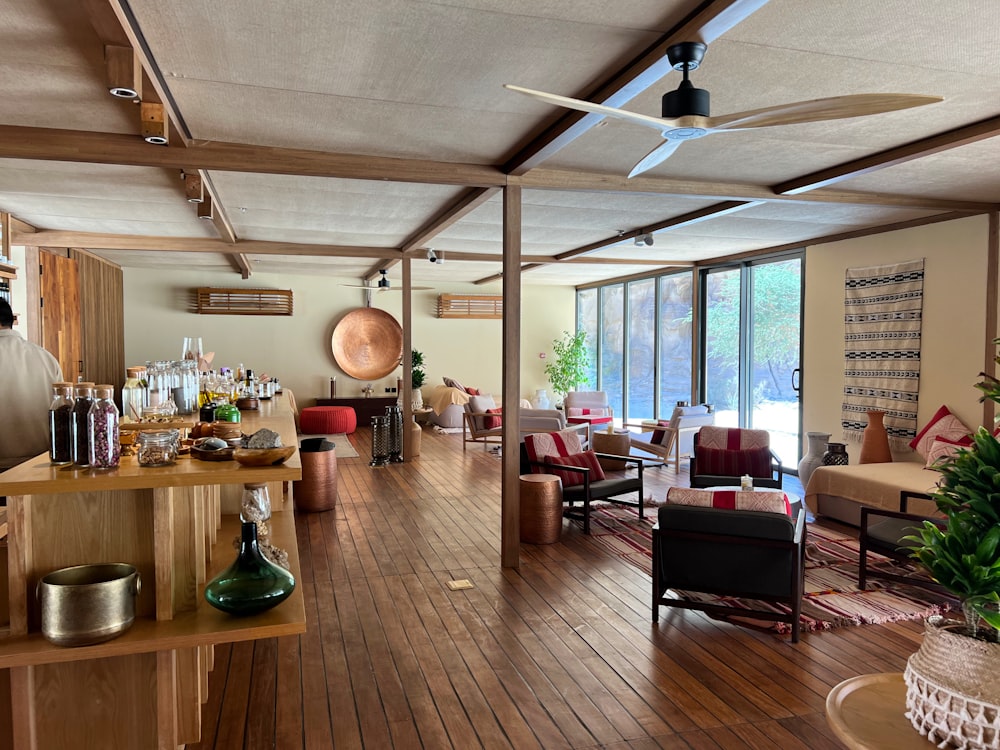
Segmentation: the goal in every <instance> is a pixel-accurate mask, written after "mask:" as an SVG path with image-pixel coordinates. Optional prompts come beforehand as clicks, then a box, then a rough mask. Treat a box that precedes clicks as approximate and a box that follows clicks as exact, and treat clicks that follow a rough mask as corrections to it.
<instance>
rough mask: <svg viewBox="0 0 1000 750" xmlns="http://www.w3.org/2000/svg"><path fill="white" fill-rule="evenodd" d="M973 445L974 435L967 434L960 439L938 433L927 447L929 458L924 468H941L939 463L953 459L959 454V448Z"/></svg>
mask: <svg viewBox="0 0 1000 750" xmlns="http://www.w3.org/2000/svg"><path fill="white" fill-rule="evenodd" d="M971 446H972V435H966V436H965V437H962V438H959V439H958V440H949V439H948V438H946V437H941V436H940V435H936V436H935V437H934V440H932V441H931V444H930V447H929V448H928V449H927V460H926V461H925V462H924V468H926V469H934V468H940V467H939V466H937V464H941V463H945V462H947V461H951V460H953V459H954V458H956V457H957V456H958V451H959V449H961V448H970V447H971Z"/></svg>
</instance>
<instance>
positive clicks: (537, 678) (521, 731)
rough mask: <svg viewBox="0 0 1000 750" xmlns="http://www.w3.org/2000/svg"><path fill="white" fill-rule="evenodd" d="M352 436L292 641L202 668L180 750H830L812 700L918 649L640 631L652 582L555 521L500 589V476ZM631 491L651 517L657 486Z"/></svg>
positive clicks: (678, 625)
mask: <svg viewBox="0 0 1000 750" xmlns="http://www.w3.org/2000/svg"><path fill="white" fill-rule="evenodd" d="M368 435H369V433H368V432H367V431H364V430H361V431H359V432H357V433H355V434H354V435H352V436H351V438H352V442H353V443H354V445H355V447H356V448H357V449H358V452H359V453H360V454H361V456H360V457H359V458H351V459H341V460H340V461H339V462H338V469H339V493H340V495H339V502H338V505H337V508H336V510H334V511H330V512H326V513H318V514H300V515H298V516H297V518H296V523H297V527H298V543H299V551H300V555H301V559H302V576H301V581H300V584H301V585H302V586H303V589H304V592H305V602H306V611H307V619H308V631H307V632H306V633H305V634H304V635H301V636H297V637H286V638H279V639H270V640H261V641H255V642H247V643H238V644H234V645H232V646H223V647H218V648H217V649H216V658H215V669H214V671H213V672H212V675H211V677H210V681H209V697H208V702H207V703H206V705H205V707H204V712H203V742H202V743H201V744H199V745H196V746H193V747H203V748H220V749H221V750H231V749H235V748H278V750H289V749H292V748H337V750H343V749H346V748H374V749H377V750H381V749H382V748H433V749H437V748H458V749H459V750H467V749H469V748H479V747H482V748H490V749H491V750H492V749H493V748H544V749H545V750H549V749H551V748H613V749H614V750H624V749H625V748H630V749H632V750H640V749H641V750H646V749H647V748H699V749H702V748H727V749H728V748H784V749H786V750H793V749H795V748H802V749H803V750H822V748H839V747H841V745H840V744H839V743H838V741H837V740H836V739H834V737H833V735H832V734H831V732H830V730H829V729H828V728H827V725H826V720H825V717H824V711H823V707H824V701H825V699H826V695H827V693H828V692H829V690H830V688H832V687H833V686H834V685H836V684H837V683H839V682H840V681H841V680H844V679H846V678H848V677H852V676H854V675H858V674H866V673H871V672H886V671H902V669H903V668H904V666H905V662H906V659H907V657H908V656H909V655H910V654H911V653H913V652H914V651H916V649H917V647H918V645H919V639H920V631H921V626H920V625H919V624H917V623H904V624H896V625H883V626H865V627H847V628H840V629H837V630H833V631H827V632H823V633H818V634H808V633H806V634H803V636H802V640H801V641H800V642H799V643H798V644H797V645H792V644H791V643H789V642H788V640H787V637H782V636H777V635H774V634H771V633H768V632H758V631H755V630H751V629H748V628H744V627H738V626H734V625H730V624H727V623H721V622H718V621H715V620H712V619H710V618H708V617H707V616H705V615H703V614H701V613H696V612H682V611H668V610H666V609H664V610H663V611H662V614H661V617H660V622H659V623H658V624H657V625H653V624H652V623H651V622H650V613H649V608H650V604H649V602H650V597H651V582H650V579H649V577H648V576H647V575H645V574H643V573H642V572H640V571H639V570H637V569H635V568H633V567H632V566H630V565H627V564H624V563H621V562H618V561H616V560H613V559H609V558H608V557H607V556H606V555H603V554H601V553H600V551H599V550H598V549H597V548H596V547H595V546H594V545H593V544H592V543H591V542H590V540H589V539H588V538H587V537H585V536H584V535H583V534H582V533H581V531H580V529H579V526H578V525H577V524H575V523H571V522H569V521H564V527H563V535H562V541H561V542H559V543H557V544H553V545H544V546H532V545H522V547H521V552H522V556H521V560H522V561H521V565H520V568H519V569H517V570H512V569H503V568H501V567H500V564H499V561H500V553H499V533H500V520H499V519H500V500H499V496H500V460H499V459H498V458H497V457H495V456H494V455H491V454H490V453H489V452H487V451H484V450H483V449H482V448H481V447H478V446H470V448H469V450H468V452H466V453H463V452H462V449H461V448H462V444H461V436H460V435H440V434H437V433H434V432H432V431H430V429H425V430H424V434H423V445H422V453H421V456H420V457H419V459H417V460H416V461H414V462H412V463H409V464H404V465H394V466H391V467H387V468H382V469H372V468H369V466H368V464H367V458H368V455H369V451H368V445H369V443H368V442H367V441H368ZM646 476H647V478H648V480H649V481H648V482H647V487H648V488H649V490H651V491H652V494H653V496H654V497H656V498H662V496H663V493H664V492H665V490H666V487H667V486H669V484H671V483H673V482H674V480H675V475H674V473H673V471H672V469H667V468H653V469H650V470H647V472H646ZM676 479H677V481H678V483H679V484H683V485H686V484H687V476H686V475H685V474H684V473H683V472H682V473H681V474H680V475H679V477H676ZM461 578H467V579H470V580H471V581H472V582H473V583H474V585H475V587H474V588H473V589H471V590H466V591H450V590H449V589H448V588H447V587H446V585H445V583H446V582H447V581H449V580H452V579H461Z"/></svg>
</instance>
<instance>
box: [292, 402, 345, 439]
mask: <svg viewBox="0 0 1000 750" xmlns="http://www.w3.org/2000/svg"><path fill="white" fill-rule="evenodd" d="M357 427H358V417H357V415H356V414H355V413H354V409H353V408H352V407H350V406H307V407H306V408H305V409H303V410H302V413H301V414H300V415H299V430H300V431H301V432H302V434H303V435H346V434H347V433H349V432H354V430H355V429H357Z"/></svg>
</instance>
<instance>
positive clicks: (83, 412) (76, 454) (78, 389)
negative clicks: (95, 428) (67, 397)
mask: <svg viewBox="0 0 1000 750" xmlns="http://www.w3.org/2000/svg"><path fill="white" fill-rule="evenodd" d="M73 395H74V397H75V400H74V401H73V418H72V422H70V434H71V435H72V445H73V463H74V464H76V465H77V466H89V465H90V431H89V430H88V429H87V415H88V414H89V413H90V407H91V406H92V405H93V403H94V384H93V383H77V384H76V385H75V386H73Z"/></svg>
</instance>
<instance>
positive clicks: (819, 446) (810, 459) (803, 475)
mask: <svg viewBox="0 0 1000 750" xmlns="http://www.w3.org/2000/svg"><path fill="white" fill-rule="evenodd" d="M806 438H808V440H809V445H808V447H807V448H806V454H805V455H804V456H803V457H802V460H801V461H799V481H800V482H802V487H803V489H805V487H806V486H807V485H808V484H809V477H811V476H812V473H813V472H814V471H815V470H816V467H817V466H822V465H823V452H824V451H825V450H826V444H827V443H828V442H829V441H830V433H829V432H807V433H806Z"/></svg>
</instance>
